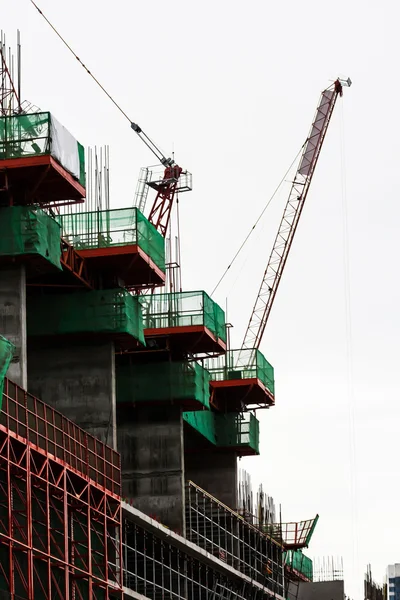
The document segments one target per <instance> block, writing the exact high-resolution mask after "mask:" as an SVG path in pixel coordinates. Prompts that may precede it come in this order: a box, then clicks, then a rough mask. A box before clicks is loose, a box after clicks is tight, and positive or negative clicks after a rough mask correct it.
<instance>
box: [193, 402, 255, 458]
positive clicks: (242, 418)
mask: <svg viewBox="0 0 400 600" xmlns="http://www.w3.org/2000/svg"><path fill="white" fill-rule="evenodd" d="M183 419H184V421H185V422H186V423H188V424H189V425H190V426H191V427H192V428H193V429H195V430H196V431H197V432H198V433H200V434H201V435H202V436H203V437H204V438H205V439H206V440H208V441H209V442H211V444H213V445H214V446H217V447H219V448H225V449H231V450H235V451H236V452H237V453H238V454H239V455H245V454H259V429H260V423H259V421H258V419H257V418H256V417H255V416H254V415H253V414H252V413H245V414H240V413H239V414H237V413H223V414H219V413H215V412H212V411H210V410H202V411H198V410H197V411H192V412H184V413H183Z"/></svg>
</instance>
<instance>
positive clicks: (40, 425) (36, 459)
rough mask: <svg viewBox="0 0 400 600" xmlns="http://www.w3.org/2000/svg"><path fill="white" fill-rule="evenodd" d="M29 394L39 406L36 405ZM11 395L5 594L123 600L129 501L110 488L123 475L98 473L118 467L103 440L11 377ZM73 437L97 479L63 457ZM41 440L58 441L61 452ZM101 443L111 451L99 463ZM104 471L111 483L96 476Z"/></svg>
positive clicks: (1, 495)
mask: <svg viewBox="0 0 400 600" xmlns="http://www.w3.org/2000/svg"><path fill="white" fill-rule="evenodd" d="M28 397H29V400H30V402H32V400H34V408H36V411H34V410H31V409H29V408H28V405H29V404H30V402H28ZM4 400H5V402H4V404H3V410H2V414H1V421H0V597H1V594H2V592H3V593H4V592H5V593H6V594H7V598H8V597H9V598H11V599H12V600H38V599H39V600H67V599H68V600H69V599H70V598H71V599H72V598H73V599H74V600H88V599H90V600H117V599H121V598H122V573H121V504H120V499H119V496H117V495H116V494H115V493H113V492H111V491H110V490H108V489H107V488H106V487H105V486H104V483H105V484H106V485H107V487H112V485H113V484H112V485H111V486H110V485H109V484H110V483H111V479H113V480H114V483H115V479H116V472H114V473H113V474H112V476H111V478H110V479H106V478H105V476H104V475H103V476H102V475H101V472H100V470H99V471H97V469H98V468H100V469H104V474H106V473H107V472H108V474H110V473H112V472H113V469H112V468H111V464H108V465H107V464H106V463H105V462H104V456H105V454H106V451H105V448H106V447H105V446H104V445H100V446H97V440H94V438H93V439H89V438H90V436H88V435H87V434H85V433H84V432H83V431H82V430H80V429H79V428H78V427H77V426H76V425H74V424H73V423H71V422H68V420H67V419H65V417H62V416H61V415H60V414H59V413H57V412H56V411H54V410H53V409H51V408H50V407H47V406H46V405H44V404H43V403H41V402H40V401H39V400H36V399H34V398H33V397H32V396H29V395H28V394H26V392H24V390H22V389H21V388H18V387H17V386H15V385H14V384H12V383H11V382H8V381H6V390H5V395H4ZM41 409H44V412H42V410H41ZM57 423H58V426H57V425H56V424H57ZM7 424H8V425H11V428H10V427H7ZM69 424H70V425H71V428H70V429H69V432H68V433H67V431H66V426H68V425H69ZM12 429H16V430H17V431H13V430H12ZM77 434H78V435H77ZM25 436H26V437H25ZM27 438H28V439H27ZM39 438H40V439H39ZM68 438H69V439H68ZM76 438H78V439H76ZM28 440H29V441H28ZM72 441H74V442H75V444H76V445H75V450H76V456H75V459H76V460H77V461H79V460H80V459H79V455H80V444H82V446H83V447H85V446H86V463H85V464H86V465H87V469H89V460H90V461H91V463H92V465H93V467H92V475H93V478H90V477H89V476H88V475H85V474H83V473H82V472H79V470H78V469H77V468H76V464H75V466H73V465H72V464H68V463H67V462H65V460H61V459H60V458H57V457H56V455H57V454H59V452H60V450H59V448H60V449H61V444H64V445H65V449H64V450H66V451H68V447H69V446H70V444H71V443H72ZM38 442H39V444H40V445H41V446H43V445H45V446H50V445H52V449H53V452H54V454H52V453H50V452H49V448H47V451H46V450H45V449H43V448H41V447H39V444H38ZM93 444H95V445H96V446H97V448H101V447H103V450H104V453H103V456H101V452H100V456H99V462H98V466H97V467H96V465H95V464H94V462H93V457H94V454H92V459H89V455H90V453H91V450H90V448H93ZM100 444H101V443H100ZM111 452H112V451H111ZM112 460H114V458H113V459H112ZM71 462H72V461H71ZM101 476H102V477H103V485H101V484H100V483H99V481H96V479H97V480H98V479H99V478H100V477H101Z"/></svg>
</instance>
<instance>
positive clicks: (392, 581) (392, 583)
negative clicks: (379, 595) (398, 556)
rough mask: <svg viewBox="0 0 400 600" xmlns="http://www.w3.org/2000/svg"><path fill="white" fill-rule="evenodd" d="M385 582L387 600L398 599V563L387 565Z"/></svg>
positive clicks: (399, 597)
mask: <svg viewBox="0 0 400 600" xmlns="http://www.w3.org/2000/svg"><path fill="white" fill-rule="evenodd" d="M386 584H387V597H388V600H400V563H395V564H394V565H388V567H387V570H386Z"/></svg>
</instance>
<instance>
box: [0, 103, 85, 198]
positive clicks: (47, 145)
mask: <svg viewBox="0 0 400 600" xmlns="http://www.w3.org/2000/svg"><path fill="white" fill-rule="evenodd" d="M0 188H1V192H0V203H1V204H3V205H11V204H13V205H15V204H25V205H26V204H40V205H42V206H45V205H54V204H57V203H58V204H73V203H76V202H79V201H81V200H82V199H83V198H84V197H85V157H84V150H83V146H81V144H79V142H77V141H76V140H75V139H74V137H73V136H72V135H71V134H70V133H69V132H68V131H67V130H66V129H65V127H63V126H62V125H60V123H58V121H57V120H56V119H55V118H54V117H53V116H52V115H51V114H50V113H49V112H39V113H32V114H20V115H11V116H3V117H0Z"/></svg>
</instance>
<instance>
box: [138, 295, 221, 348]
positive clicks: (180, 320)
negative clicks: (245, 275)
mask: <svg viewBox="0 0 400 600" xmlns="http://www.w3.org/2000/svg"><path fill="white" fill-rule="evenodd" d="M140 301H141V303H142V308H143V319H144V328H145V329H154V328H155V329H164V328H167V327H189V326H195V325H204V326H205V327H207V328H208V329H209V330H210V331H211V332H212V333H213V334H214V335H215V336H216V337H217V338H219V339H221V340H223V341H224V342H226V328H225V313H224V311H223V310H222V308H221V307H220V306H218V304H216V303H215V302H214V301H213V300H211V298H210V296H208V294H206V293H205V292H176V293H171V294H151V295H148V296H140Z"/></svg>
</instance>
